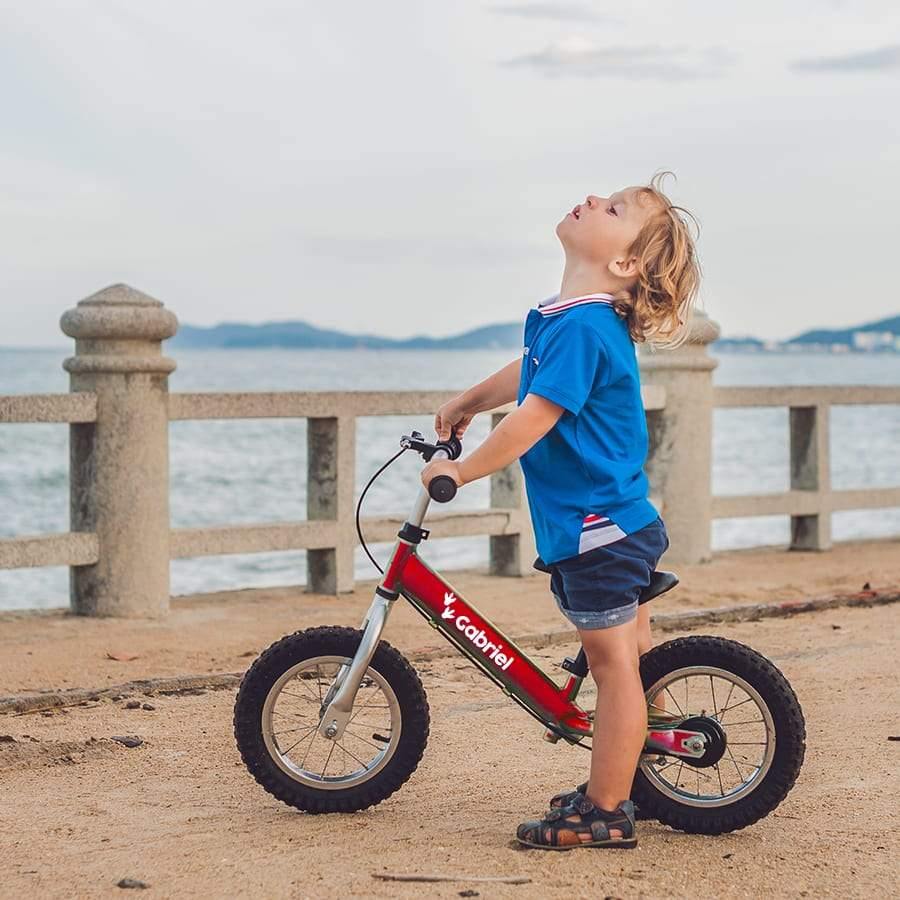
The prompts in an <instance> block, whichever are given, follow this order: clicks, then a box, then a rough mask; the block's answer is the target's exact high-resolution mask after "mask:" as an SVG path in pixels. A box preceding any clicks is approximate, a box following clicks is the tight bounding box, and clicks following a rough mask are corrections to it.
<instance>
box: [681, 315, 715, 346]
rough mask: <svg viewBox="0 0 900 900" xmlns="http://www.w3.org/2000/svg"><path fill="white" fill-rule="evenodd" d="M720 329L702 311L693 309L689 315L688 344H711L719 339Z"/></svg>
mask: <svg viewBox="0 0 900 900" xmlns="http://www.w3.org/2000/svg"><path fill="white" fill-rule="evenodd" d="M720 333H721V329H720V328H719V326H718V324H717V323H716V322H714V321H713V320H712V319H711V318H710V317H709V316H708V315H707V314H706V313H705V312H703V310H701V309H695V310H694V311H693V313H692V314H691V322H690V331H689V332H688V339H687V340H688V343H689V344H711V343H712V342H713V341H714V340H716V338H718V337H719V334H720Z"/></svg>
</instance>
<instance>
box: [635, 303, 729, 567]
mask: <svg viewBox="0 0 900 900" xmlns="http://www.w3.org/2000/svg"><path fill="white" fill-rule="evenodd" d="M718 336H719V326H718V325H716V323H715V322H713V321H712V320H711V319H709V318H708V317H707V316H706V315H705V314H704V313H701V312H695V313H694V315H693V318H692V321H691V325H690V333H689V337H688V339H687V341H686V342H685V343H684V344H682V345H681V346H680V347H678V348H676V349H675V350H655V351H654V350H649V349H645V348H642V350H641V360H640V362H641V379H642V381H643V382H644V384H659V385H662V386H663V387H664V388H665V390H666V405H665V408H664V409H662V410H657V411H654V412H651V413H649V414H648V416H647V426H648V429H649V431H650V453H649V456H648V459H647V476H648V477H649V479H650V492H651V495H653V496H654V497H655V498H657V499H659V500H661V502H662V516H663V519H664V520H665V523H666V528H667V529H668V532H669V541H670V544H671V546H670V549H669V552H668V553H667V554H666V560H667V561H671V562H681V563H696V562H702V561H704V560H708V559H709V558H710V556H711V546H710V540H711V533H710V532H711V527H712V414H713V369H715V367H716V365H718V363H717V362H716V360H714V359H713V358H712V357H711V356H710V355H709V351H708V349H707V347H708V345H709V344H711V343H712V342H713V341H714V340H715V339H716V338H717V337H718Z"/></svg>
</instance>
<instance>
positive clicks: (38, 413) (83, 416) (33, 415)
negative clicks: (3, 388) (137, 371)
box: [0, 391, 97, 423]
mask: <svg viewBox="0 0 900 900" xmlns="http://www.w3.org/2000/svg"><path fill="white" fill-rule="evenodd" d="M96 421H97V395H96V394H92V393H89V392H86V391H82V392H79V393H73V394H12V395H4V396H0V423H4V422H15V423H21V422H63V423H65V422H70V423H74V422H96Z"/></svg>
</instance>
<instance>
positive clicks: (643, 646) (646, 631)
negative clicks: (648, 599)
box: [637, 603, 653, 656]
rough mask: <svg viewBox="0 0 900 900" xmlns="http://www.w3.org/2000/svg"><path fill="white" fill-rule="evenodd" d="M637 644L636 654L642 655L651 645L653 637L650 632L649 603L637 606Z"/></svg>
mask: <svg viewBox="0 0 900 900" xmlns="http://www.w3.org/2000/svg"><path fill="white" fill-rule="evenodd" d="M637 646H638V656H643V655H644V654H645V653H646V652H647V651H648V650H649V649H650V648H651V647H652V646H653V637H652V636H651V634H650V604H649V603H644V604H642V605H641V606H639V607H638V614H637Z"/></svg>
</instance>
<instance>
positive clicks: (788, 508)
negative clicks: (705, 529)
mask: <svg viewBox="0 0 900 900" xmlns="http://www.w3.org/2000/svg"><path fill="white" fill-rule="evenodd" d="M821 510H822V501H821V495H820V494H818V493H817V492H816V491H784V492H783V493H780V494H731V495H726V496H719V497H713V502H712V514H713V518H714V519H738V518H742V517H744V516H780V515H789V516H811V515H815V514H816V513H818V512H820V511H821Z"/></svg>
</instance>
